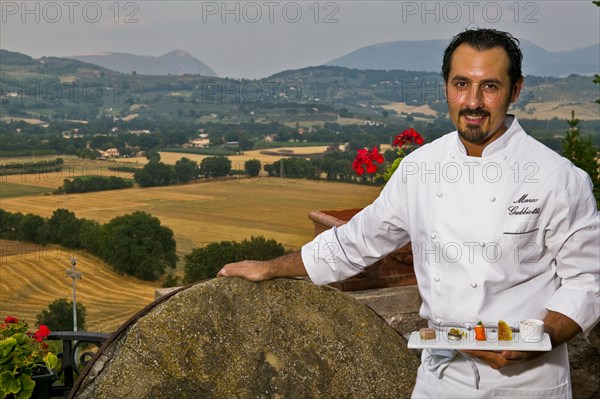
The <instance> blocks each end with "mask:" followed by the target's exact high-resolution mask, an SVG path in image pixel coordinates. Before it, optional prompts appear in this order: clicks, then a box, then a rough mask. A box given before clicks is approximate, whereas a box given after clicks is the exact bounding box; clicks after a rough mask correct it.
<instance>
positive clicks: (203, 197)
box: [1, 177, 379, 254]
mask: <svg viewBox="0 0 600 399" xmlns="http://www.w3.org/2000/svg"><path fill="white" fill-rule="evenodd" d="M378 192H379V188H378V187H371V186H361V185H354V184H345V183H328V182H319V181H310V180H293V179H272V178H266V177H261V178H257V179H239V180H228V181H215V182H201V183H193V184H186V185H177V186H168V187H153V188H131V189H125V190H112V191H103V192H96V193H84V194H69V195H46V196H39V195H37V196H35V195H33V196H22V197H15V198H7V199H3V200H2V205H1V206H2V208H3V209H5V210H7V211H10V212H31V213H36V214H39V215H42V216H49V215H51V214H52V212H53V211H54V210H55V209H58V208H65V209H69V210H70V211H73V212H75V214H76V215H77V216H78V217H80V218H81V217H83V218H88V219H94V220H98V221H100V222H102V223H105V222H108V221H109V220H110V219H112V218H114V217H116V216H120V215H123V214H127V213H132V212H134V211H138V210H139V211H145V212H148V213H150V214H152V215H154V216H156V217H158V218H159V219H160V220H161V222H162V223H163V224H164V225H166V226H168V227H170V228H171V229H172V230H173V231H174V233H175V239H176V240H177V244H178V245H177V247H178V251H179V252H180V254H183V253H188V252H190V251H191V249H192V248H194V247H197V246H201V245H205V244H206V243H210V242H215V241H221V240H241V239H244V238H248V237H250V236H251V235H263V236H265V237H268V238H274V239H276V240H277V241H279V242H281V243H283V244H285V245H287V246H289V247H298V246H299V245H301V244H303V243H304V242H306V241H307V240H308V239H310V238H311V237H312V232H313V230H312V225H311V222H310V221H309V219H308V217H307V215H308V213H309V212H310V211H311V210H317V209H320V210H322V209H344V208H356V207H362V206H365V205H367V204H368V203H370V202H371V201H372V200H373V199H374V198H375V197H376V195H377V194H378Z"/></svg>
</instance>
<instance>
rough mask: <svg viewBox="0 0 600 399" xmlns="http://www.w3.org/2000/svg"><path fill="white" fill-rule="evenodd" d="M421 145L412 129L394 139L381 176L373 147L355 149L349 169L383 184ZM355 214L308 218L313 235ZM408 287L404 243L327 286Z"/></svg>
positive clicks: (410, 275) (411, 278)
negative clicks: (389, 160) (391, 152)
mask: <svg viewBox="0 0 600 399" xmlns="http://www.w3.org/2000/svg"><path fill="white" fill-rule="evenodd" d="M423 142H424V139H423V137H422V136H421V135H420V134H419V133H418V132H417V131H416V130H415V129H413V128H410V129H406V130H404V131H403V132H402V133H400V134H398V135H396V137H395V138H394V141H393V144H392V146H393V147H394V148H395V150H396V157H395V158H394V160H393V161H392V162H391V163H390V164H389V165H388V167H387V168H386V170H385V171H384V172H383V173H378V172H377V171H378V169H379V168H378V167H377V165H376V164H380V165H382V164H383V163H384V157H383V155H381V153H380V152H379V150H378V149H377V147H373V149H372V150H369V149H367V148H363V149H360V150H358V154H357V156H356V158H355V159H354V162H353V163H352V168H353V169H354V171H355V172H356V174H357V175H358V176H363V175H368V174H371V175H375V177H376V178H377V179H381V180H383V181H384V184H385V183H387V182H388V180H389V179H390V178H391V177H392V174H393V173H394V172H395V171H396V169H398V167H399V166H400V162H402V160H403V159H404V157H405V156H406V155H408V154H409V153H410V152H411V151H412V150H414V149H415V148H416V147H418V146H421V145H422V144H423ZM358 212H360V209H346V210H342V211H312V212H310V214H309V216H308V217H309V218H310V219H311V220H312V222H313V224H314V226H315V235H317V234H319V233H321V232H322V231H324V230H326V229H329V228H331V227H333V226H336V227H337V226H341V225H343V224H344V223H346V222H347V221H348V220H350V218H352V216H354V215H355V214H356V213H358ZM411 284H416V277H415V273H414V267H413V257H412V250H411V245H410V244H407V245H405V246H404V247H402V248H398V249H397V250H396V251H394V252H392V253H391V254H390V255H388V256H386V257H385V258H383V259H382V260H380V261H378V262H376V263H375V264H374V265H372V266H370V267H368V268H367V269H365V270H364V271H363V272H362V273H360V274H358V275H357V276H354V277H351V278H349V279H347V280H344V281H341V282H338V283H333V284H331V285H333V286H334V287H336V288H338V289H340V290H342V291H355V290H366V289H375V288H385V287H394V286H399V285H411Z"/></svg>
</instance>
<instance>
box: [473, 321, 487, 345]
mask: <svg viewBox="0 0 600 399" xmlns="http://www.w3.org/2000/svg"><path fill="white" fill-rule="evenodd" d="M473 329H474V330H475V339H476V340H477V341H485V340H486V338H485V326H484V325H483V323H482V322H481V321H479V323H477V325H476V326H475V327H473Z"/></svg>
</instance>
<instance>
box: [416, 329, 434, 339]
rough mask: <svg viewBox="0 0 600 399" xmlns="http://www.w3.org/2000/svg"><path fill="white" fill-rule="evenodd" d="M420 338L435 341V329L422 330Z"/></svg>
mask: <svg viewBox="0 0 600 399" xmlns="http://www.w3.org/2000/svg"><path fill="white" fill-rule="evenodd" d="M419 336H420V337H421V339H435V328H421V329H420V330H419Z"/></svg>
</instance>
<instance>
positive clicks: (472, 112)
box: [458, 108, 490, 116]
mask: <svg viewBox="0 0 600 399" xmlns="http://www.w3.org/2000/svg"><path fill="white" fill-rule="evenodd" d="M463 115H464V116H489V115H490V113H489V112H488V111H486V110H484V109H483V108H475V109H470V108H465V109H462V110H460V112H459V113H458V116H463Z"/></svg>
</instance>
